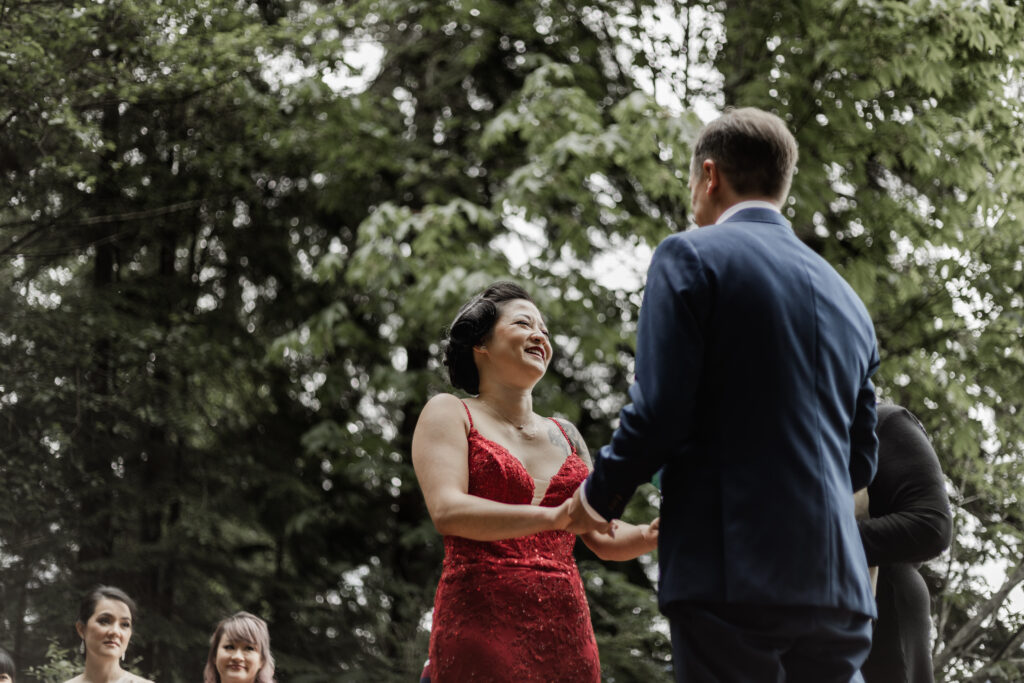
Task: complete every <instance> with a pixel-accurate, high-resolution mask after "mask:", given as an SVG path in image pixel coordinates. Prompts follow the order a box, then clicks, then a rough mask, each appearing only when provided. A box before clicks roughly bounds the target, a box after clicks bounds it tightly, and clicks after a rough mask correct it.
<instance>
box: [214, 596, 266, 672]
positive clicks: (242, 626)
mask: <svg viewBox="0 0 1024 683" xmlns="http://www.w3.org/2000/svg"><path fill="white" fill-rule="evenodd" d="M203 683H274V655H273V654H272V653H271V652H270V631H269V630H268V629H267V622H265V621H263V620H262V619H260V618H259V617H257V616H256V615H255V614H249V613H248V612H238V613H236V614H233V615H232V616H230V617H228V618H227V619H224V620H223V621H221V622H220V623H219V624H217V628H216V629H215V630H214V632H213V635H212V636H211V637H210V653H209V654H208V655H207V657H206V668H205V669H203Z"/></svg>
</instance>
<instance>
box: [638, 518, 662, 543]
mask: <svg viewBox="0 0 1024 683" xmlns="http://www.w3.org/2000/svg"><path fill="white" fill-rule="evenodd" d="M660 528H661V517H655V518H654V519H653V520H651V523H650V524H641V525H640V538H642V539H643V541H644V543H645V544H647V545H649V546H650V548H651V550H654V549H655V548H657V547H658V530H659V529H660Z"/></svg>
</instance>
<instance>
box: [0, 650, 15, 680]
mask: <svg viewBox="0 0 1024 683" xmlns="http://www.w3.org/2000/svg"><path fill="white" fill-rule="evenodd" d="M0 674H7V675H8V676H10V677H11V680H12V681H13V680H14V660H13V659H11V656H10V655H9V654H7V651H6V650H4V649H3V648H0Z"/></svg>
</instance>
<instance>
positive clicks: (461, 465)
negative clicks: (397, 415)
mask: <svg viewBox="0 0 1024 683" xmlns="http://www.w3.org/2000/svg"><path fill="white" fill-rule="evenodd" d="M468 428H469V424H468V422H467V420H466V410H465V408H463V406H462V402H461V401H459V399H457V398H455V397H454V396H452V395H451V394H439V395H437V396H435V397H434V398H432V399H430V400H429V401H428V402H427V405H426V406H424V408H423V412H422V413H420V417H419V420H418V421H417V422H416V430H415V432H414V433H413V437H412V465H413V468H415V470H416V479H417V480H419V484H420V490H422V491H423V498H424V500H425V501H426V503H427V510H428V511H429V512H430V519H431V520H432V521H433V522H434V527H435V528H436V529H437V530H438V532H439V533H441V534H443V535H445V536H462V537H463V538H470V539H473V540H476V541H501V540H504V539H508V538H517V537H519V536H526V535H529V534H534V533H537V532H539V531H550V530H557V529H564V528H565V527H566V526H568V524H569V501H568V500H567V501H565V502H564V503H562V504H561V505H559V506H558V507H555V508H550V507H540V506H536V505H512V504H508V503H499V502H497V501H494V500H488V499H486V498H481V497H479V496H474V495H470V494H469V493H468V491H469V445H468V442H467V441H466V433H467V430H468Z"/></svg>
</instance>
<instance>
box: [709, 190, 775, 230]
mask: <svg viewBox="0 0 1024 683" xmlns="http://www.w3.org/2000/svg"><path fill="white" fill-rule="evenodd" d="M744 209H770V210H771V211H774V212H775V213H781V211H780V210H779V205H778V204H776V203H775V202H773V201H771V200H769V199H764V198H761V197H758V198H756V199H744V200H741V201H738V202H736V203H735V204H733V205H732V206H729V207H728V208H726V209H725V210H724V211H722V213H721V214H720V215H719V216H718V220H716V221H715V225H718V224H719V223H724V222H725V221H727V220H729V219H730V218H732V217H733V216H735V215H736V214H737V213H738V212H740V211H743V210H744Z"/></svg>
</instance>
